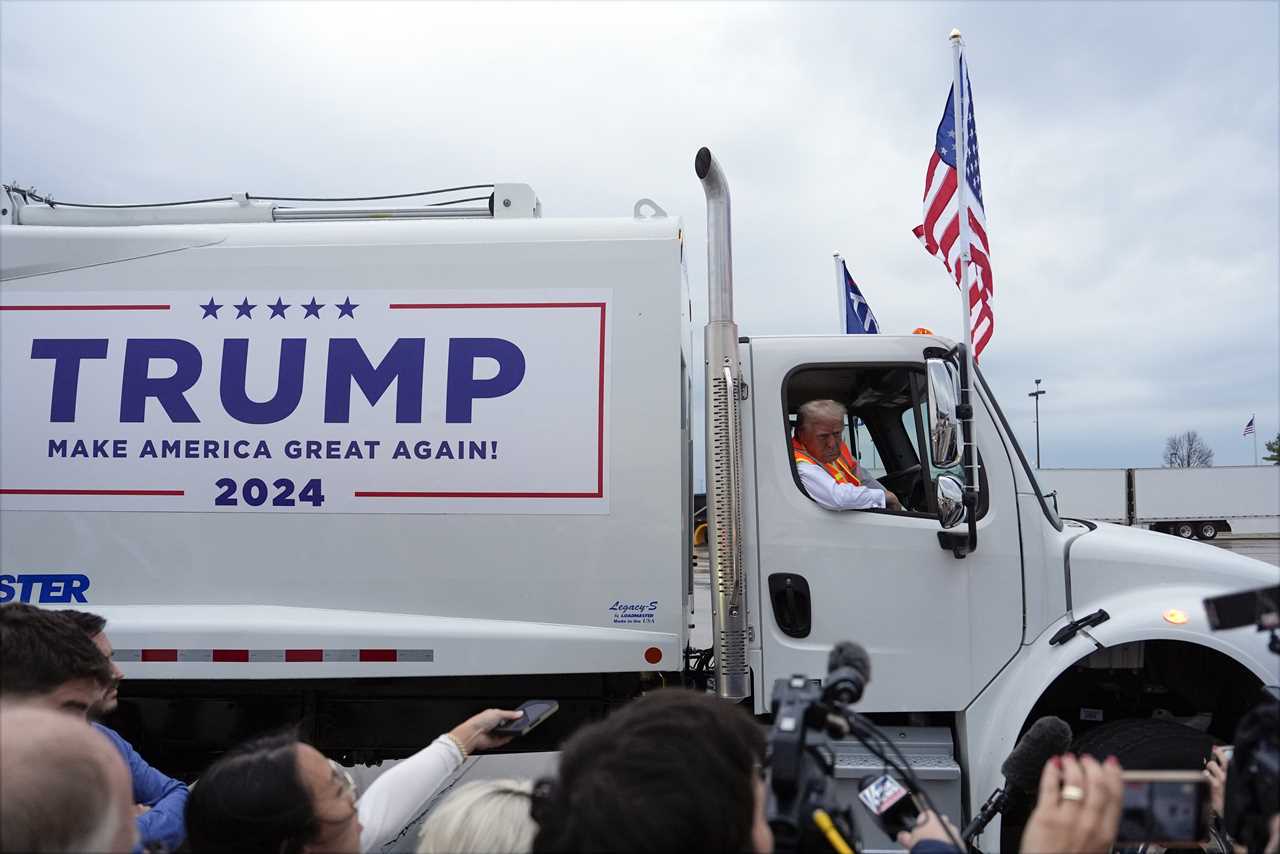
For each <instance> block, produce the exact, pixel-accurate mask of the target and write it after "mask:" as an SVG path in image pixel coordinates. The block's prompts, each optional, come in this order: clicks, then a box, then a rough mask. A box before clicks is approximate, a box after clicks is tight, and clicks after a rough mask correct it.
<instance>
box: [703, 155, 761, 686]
mask: <svg viewBox="0 0 1280 854" xmlns="http://www.w3.org/2000/svg"><path fill="white" fill-rule="evenodd" d="M693 168H694V172H696V173H697V175H698V180H700V181H701V182H702V191H703V193H705V194H706V197H707V294H708V306H709V314H708V318H707V328H706V338H705V345H706V369H707V386H706V388H707V428H708V429H707V449H706V450H707V534H708V536H707V540H708V542H710V543H711V550H710V551H711V621H712V624H713V627H714V642H715V656H716V677H715V690H716V693H717V694H718V695H719V696H721V697H723V698H725V699H728V700H742V699H745V698H747V697H748V696H750V695H751V669H750V667H749V666H748V665H747V602H746V581H745V578H744V573H743V562H742V424H741V415H740V413H739V410H738V406H739V404H740V403H741V401H742V400H743V399H745V397H746V394H745V392H746V384H745V383H743V381H742V367H741V365H740V364H739V363H738V325H737V324H736V323H734V321H733V249H732V241H731V229H730V221H729V185H728V183H727V182H726V181H725V177H724V172H723V171H722V170H721V169H720V164H719V163H717V162H716V159H715V158H714V157H713V156H712V155H711V151H710V150H709V149H706V148H702V149H699V151H698V155H697V157H696V158H694V161H693Z"/></svg>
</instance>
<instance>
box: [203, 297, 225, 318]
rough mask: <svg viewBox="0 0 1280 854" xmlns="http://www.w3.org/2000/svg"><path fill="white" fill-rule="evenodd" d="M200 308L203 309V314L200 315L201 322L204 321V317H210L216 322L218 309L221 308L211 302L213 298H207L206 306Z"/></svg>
mask: <svg viewBox="0 0 1280 854" xmlns="http://www.w3.org/2000/svg"><path fill="white" fill-rule="evenodd" d="M200 307H201V308H203V309H204V314H202V315H200V319H201V320H204V319H205V318H206V317H212V318H214V319H215V320H216V319H217V317H218V309H220V308H222V306H220V305H218V304H217V303H216V302H214V301H213V297H209V304H208V305H202V306H200Z"/></svg>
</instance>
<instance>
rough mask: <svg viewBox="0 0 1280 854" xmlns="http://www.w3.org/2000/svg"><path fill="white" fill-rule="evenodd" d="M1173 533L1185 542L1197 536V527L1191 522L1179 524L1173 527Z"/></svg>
mask: <svg viewBox="0 0 1280 854" xmlns="http://www.w3.org/2000/svg"><path fill="white" fill-rule="evenodd" d="M1173 533H1174V534H1176V535H1177V536H1179V537H1182V539H1184V540H1189V539H1191V538H1192V537H1194V536H1195V535H1196V526H1195V525H1192V524H1191V523H1190V522H1178V523H1177V524H1176V525H1174V526H1173Z"/></svg>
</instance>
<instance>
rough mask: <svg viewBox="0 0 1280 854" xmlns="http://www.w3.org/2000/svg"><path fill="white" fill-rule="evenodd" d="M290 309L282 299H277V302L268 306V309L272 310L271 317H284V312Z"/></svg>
mask: <svg viewBox="0 0 1280 854" xmlns="http://www.w3.org/2000/svg"><path fill="white" fill-rule="evenodd" d="M288 307H289V306H287V305H285V303H284V300H282V299H280V297H276V301H275V302H274V303H272V304H271V305H269V306H267V308H269V309H271V317H284V310H285V309H286V308H288ZM271 317H268V318H267V320H270V319H271Z"/></svg>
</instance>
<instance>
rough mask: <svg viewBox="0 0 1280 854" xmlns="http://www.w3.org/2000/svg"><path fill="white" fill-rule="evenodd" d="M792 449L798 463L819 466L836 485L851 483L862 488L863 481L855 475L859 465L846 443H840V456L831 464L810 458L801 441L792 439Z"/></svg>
mask: <svg viewBox="0 0 1280 854" xmlns="http://www.w3.org/2000/svg"><path fill="white" fill-rule="evenodd" d="M791 449H792V450H793V451H795V455H796V462H797V463H808V464H809V465H813V466H818V467H820V468H821V469H823V470H824V471H825V472H826V473H827V474H829V475H831V477H832V478H833V479H834V480H835V482H836V483H851V484H853V485H854V486H862V481H860V480H858V476H857V475H855V474H854V472H855V471H857V470H858V464H857V463H856V462H854V460H853V454H851V453H850V452H849V446H848V445H846V444H845V443H844V442H841V443H840V456H839V457H837V458H836V459H834V460H832V461H831V462H829V463H820V462H818V461H817V460H815V459H814V458H813V457H811V456H809V452H808V451H806V450H805V449H804V445H802V444H800V440H799V439H797V438H795V437H794V436H792V437H791Z"/></svg>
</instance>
